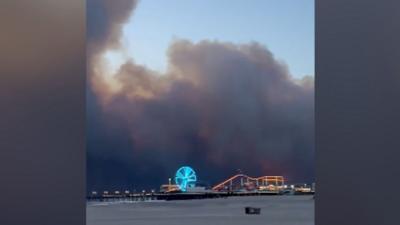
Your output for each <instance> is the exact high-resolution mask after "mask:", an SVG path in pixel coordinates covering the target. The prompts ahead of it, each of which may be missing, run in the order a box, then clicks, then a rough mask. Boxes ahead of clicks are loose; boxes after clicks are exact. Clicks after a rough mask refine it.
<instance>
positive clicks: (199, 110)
mask: <svg viewBox="0 0 400 225" xmlns="http://www.w3.org/2000/svg"><path fill="white" fill-rule="evenodd" d="M87 4H88V5H87V16H88V22H87V40H88V45H87V52H88V55H87V57H88V59H87V60H88V79H87V80H88V84H87V181H88V183H87V187H88V189H89V190H91V189H105V188H107V189H113V188H118V189H119V188H132V187H135V188H157V187H158V186H159V185H160V184H162V183H166V182H167V181H168V178H169V177H172V176H173V175H174V172H175V170H176V169H177V168H179V167H180V166H182V165H190V166H192V167H193V168H194V169H195V170H196V172H197V174H198V177H199V179H200V180H202V181H206V182H209V184H210V185H212V184H215V183H216V182H218V181H221V180H223V179H225V178H227V177H228V176H231V175H233V174H235V173H236V171H237V170H238V169H241V170H242V171H243V172H244V173H246V174H248V175H251V176H259V175H283V176H285V177H287V178H288V179H289V181H294V182H299V181H305V182H311V181H313V180H314V153H315V146H314V78H313V77H312V76H304V77H303V78H302V79H295V78H293V77H292V76H291V74H290V73H289V69H288V65H286V64H285V63H284V62H282V61H280V60H277V59H276V57H275V56H274V54H273V53H272V52H271V51H270V50H269V49H268V48H267V47H266V46H264V45H262V44H260V43H258V42H251V43H247V44H235V43H231V42H224V41H215V40H203V41H200V42H193V41H191V40H187V39H176V40H175V41H174V42H173V43H172V44H171V45H170V46H169V49H168V53H167V58H168V66H167V68H168V69H167V71H166V72H165V73H161V72H158V71H154V70H152V69H151V68H148V67H146V66H143V65H138V64H137V63H135V59H134V58H129V57H128V58H126V60H124V61H123V63H122V64H121V65H119V66H118V68H117V69H116V70H115V71H112V70H110V69H109V67H108V65H109V62H108V61H107V59H106V58H105V57H104V55H105V54H106V53H107V52H108V51H123V43H122V41H121V38H122V29H123V26H124V24H125V23H127V21H128V20H129V18H130V17H131V15H132V14H133V13H134V10H135V8H136V7H137V2H136V1H132V0H122V1H107V0H102V1H96V0H88V3H87ZM139 5H140V4H139ZM138 7H139V6H138ZM131 41H135V40H131Z"/></svg>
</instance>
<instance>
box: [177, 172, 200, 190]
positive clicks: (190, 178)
mask: <svg viewBox="0 0 400 225" xmlns="http://www.w3.org/2000/svg"><path fill="white" fill-rule="evenodd" d="M196 181H197V177H196V172H194V170H193V169H192V168H191V167H189V166H182V167H181V168H179V169H178V170H177V171H176V174H175V184H176V185H178V187H179V189H180V190H181V191H186V190H187V188H188V187H194V186H195V184H196Z"/></svg>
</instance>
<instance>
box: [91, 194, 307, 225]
mask: <svg viewBox="0 0 400 225" xmlns="http://www.w3.org/2000/svg"><path fill="white" fill-rule="evenodd" d="M246 206H252V207H259V208H261V214H260V215H246V214H245V211H244V208H245V207H246ZM86 211H87V214H86V221H87V225H136V224H137V225H180V224H182V225H183V224H185V225H186V224H191V225H200V224H201V225H219V224H223V225H247V224H249V225H250V224H251V225H258V224H263V225H313V224H314V199H313V197H312V196H249V197H230V198H218V199H201V200H184V201H150V202H127V201H125V202H88V204H87V207H86Z"/></svg>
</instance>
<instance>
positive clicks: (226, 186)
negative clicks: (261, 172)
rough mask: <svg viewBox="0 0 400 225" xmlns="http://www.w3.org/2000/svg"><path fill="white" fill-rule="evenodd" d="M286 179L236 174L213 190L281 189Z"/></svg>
mask: <svg viewBox="0 0 400 225" xmlns="http://www.w3.org/2000/svg"><path fill="white" fill-rule="evenodd" d="M284 184H285V179H284V178H283V177H282V176H261V177H250V176H247V175H245V174H241V173H240V174H236V175H234V176H232V177H230V178H228V179H226V180H225V181H223V182H221V183H219V184H217V185H215V186H214V187H212V190H213V191H279V190H280V189H282V188H283V186H284Z"/></svg>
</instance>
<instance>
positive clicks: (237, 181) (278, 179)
mask: <svg viewBox="0 0 400 225" xmlns="http://www.w3.org/2000/svg"><path fill="white" fill-rule="evenodd" d="M174 181H175V184H171V179H169V184H168V185H166V184H165V185H162V186H161V192H165V193H171V192H193V191H194V190H196V192H199V191H200V192H207V191H208V192H210V191H211V192H249V191H274V192H275V191H281V190H283V189H284V186H285V180H284V178H283V177H282V176H261V177H250V176H247V175H245V174H242V173H239V174H236V175H234V176H232V177H230V178H228V179H227V180H225V181H223V182H221V183H219V184H217V185H215V186H213V187H212V188H211V190H205V188H203V189H201V188H198V187H196V181H197V176H196V172H195V171H194V170H193V169H192V168H191V167H189V166H183V167H181V168H179V169H178V170H177V171H176V173H175V179H174Z"/></svg>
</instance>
